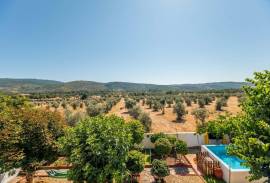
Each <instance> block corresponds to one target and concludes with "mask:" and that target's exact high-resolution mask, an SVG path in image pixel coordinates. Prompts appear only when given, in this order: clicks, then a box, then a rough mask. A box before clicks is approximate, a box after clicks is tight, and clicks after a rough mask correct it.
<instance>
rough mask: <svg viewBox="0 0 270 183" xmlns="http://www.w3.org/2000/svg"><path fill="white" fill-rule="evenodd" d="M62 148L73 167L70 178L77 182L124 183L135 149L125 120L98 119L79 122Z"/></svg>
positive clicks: (98, 117) (62, 139) (68, 135)
mask: <svg viewBox="0 0 270 183" xmlns="http://www.w3.org/2000/svg"><path fill="white" fill-rule="evenodd" d="M60 144H61V145H60V146H61V148H62V150H63V152H64V153H65V154H66V155H67V157H68V159H69V161H70V162H71V163H72V164H73V167H72V169H71V170H70V172H69V177H70V178H71V179H72V180H74V181H77V182H83V181H86V182H106V181H109V182H111V181H112V180H113V179H116V180H118V182H121V181H122V180H123V177H124V176H125V175H126V164H125V163H126V161H127V159H128V152H129V149H130V147H131V146H132V134H131V133H129V130H128V127H127V125H126V124H125V121H124V119H122V118H119V117H116V116H97V117H93V118H88V119H85V120H83V121H81V122H79V123H78V124H77V125H76V126H75V127H74V128H69V129H68V130H67V131H66V134H65V137H63V138H61V140H60Z"/></svg>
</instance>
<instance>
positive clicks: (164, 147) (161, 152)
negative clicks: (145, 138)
mask: <svg viewBox="0 0 270 183" xmlns="http://www.w3.org/2000/svg"><path fill="white" fill-rule="evenodd" d="M171 151H172V145H171V143H170V141H169V140H168V139H167V138H160V139H158V140H157V141H156V142H155V153H156V154H157V155H158V156H159V157H162V158H163V157H164V156H167V155H169V154H170V153H171Z"/></svg>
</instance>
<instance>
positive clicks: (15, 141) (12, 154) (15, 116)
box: [0, 96, 65, 182]
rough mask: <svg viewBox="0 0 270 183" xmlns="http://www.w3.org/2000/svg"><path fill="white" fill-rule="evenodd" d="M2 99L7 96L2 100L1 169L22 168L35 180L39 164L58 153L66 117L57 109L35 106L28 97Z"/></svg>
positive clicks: (30, 178)
mask: <svg viewBox="0 0 270 183" xmlns="http://www.w3.org/2000/svg"><path fill="white" fill-rule="evenodd" d="M0 98H2V99H4V98H5V99H4V100H1V102H0V106H2V109H1V112H0V172H1V173H2V172H5V171H8V170H10V169H13V168H17V167H22V168H23V169H24V170H25V171H26V172H27V173H28V174H27V181H28V182H31V181H32V176H31V175H32V172H33V170H34V168H35V166H36V165H39V164H40V163H41V162H43V161H50V160H52V159H53V158H55V156H56V155H57V150H58V149H57V146H56V139H57V138H58V137H60V136H61V135H62V134H63V127H64V125H65V124H64V120H63V118H62V117H61V116H60V114H58V113H56V112H50V111H47V110H41V109H33V108H32V107H30V106H29V105H28V104H26V103H27V102H26V101H25V99H22V101H20V100H21V98H19V97H18V98H12V97H5V96H1V97H0ZM16 100H18V101H16ZM25 102H26V103H25Z"/></svg>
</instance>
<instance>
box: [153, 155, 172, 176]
mask: <svg viewBox="0 0 270 183" xmlns="http://www.w3.org/2000/svg"><path fill="white" fill-rule="evenodd" d="M151 174H152V175H153V176H154V177H156V178H157V179H158V181H162V180H163V178H164V177H166V176H168V175H170V170H169V168H168V166H167V164H166V162H165V161H160V160H156V159H155V160H153V162H152V169H151Z"/></svg>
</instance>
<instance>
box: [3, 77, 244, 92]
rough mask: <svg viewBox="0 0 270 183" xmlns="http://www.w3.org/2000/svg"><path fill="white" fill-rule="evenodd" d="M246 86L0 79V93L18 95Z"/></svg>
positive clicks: (217, 83) (218, 83)
mask: <svg viewBox="0 0 270 183" xmlns="http://www.w3.org/2000/svg"><path fill="white" fill-rule="evenodd" d="M244 85H248V83H245V82H214V83H201V84H174V85H156V84H143V83H129V82H108V83H101V82H94V81H71V82H60V81H54V80H42V79H10V78H0V91H7V92H18V93H42V92H70V91H103V90H115V91H148V90H179V91H202V90H223V89H240V88H241V87H242V86H244Z"/></svg>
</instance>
